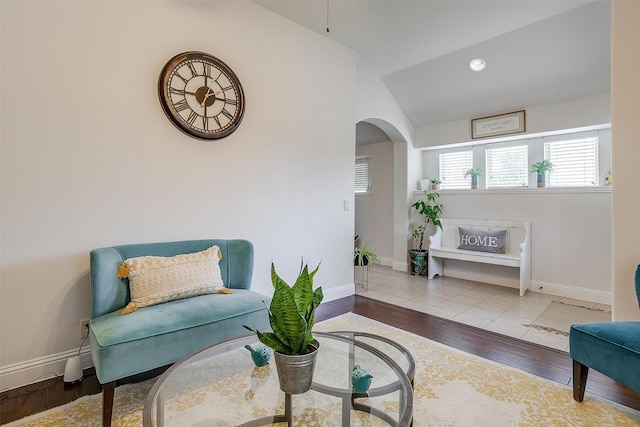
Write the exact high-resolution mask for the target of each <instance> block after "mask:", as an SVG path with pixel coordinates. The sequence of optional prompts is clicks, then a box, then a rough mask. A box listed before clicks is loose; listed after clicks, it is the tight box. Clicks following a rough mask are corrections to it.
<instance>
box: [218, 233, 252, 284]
mask: <svg viewBox="0 0 640 427" xmlns="http://www.w3.org/2000/svg"><path fill="white" fill-rule="evenodd" d="M224 242H225V243H224V245H222V244H220V242H218V246H219V247H220V249H221V250H222V254H223V256H222V260H221V261H220V270H221V271H223V272H224V271H226V272H227V277H226V278H225V277H224V275H223V278H225V279H226V281H225V285H226V286H227V287H228V288H230V289H251V279H252V278H253V256H254V255H253V243H251V242H250V241H248V240H241V239H234V240H226V241H224ZM223 264H224V265H223Z"/></svg>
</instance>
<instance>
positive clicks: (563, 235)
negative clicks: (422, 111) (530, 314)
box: [416, 96, 615, 304]
mask: <svg viewBox="0 0 640 427" xmlns="http://www.w3.org/2000/svg"><path fill="white" fill-rule="evenodd" d="M569 105H570V106H571V107H572V108H570V109H569V108H566V107H567V106H569ZM609 106H610V101H609V98H608V97H605V96H597V97H590V98H586V99H579V100H574V101H571V102H568V103H567V102H565V103H561V104H551V105H546V106H536V107H532V108H530V109H527V129H531V130H532V132H531V133H543V132H550V131H558V130H566V129H569V128H570V127H572V126H581V127H588V126H596V125H601V124H603V123H607V120H609V118H610V113H609ZM565 108H566V111H569V112H570V114H569V116H568V117H567V119H566V121H565V123H566V127H562V124H561V123H560V118H562V117H565V116H563V115H561V114H559V112H561V111H563V110H565ZM530 111H532V112H533V113H532V114H529V112H530ZM462 127H464V128H465V130H466V132H468V131H469V130H468V129H469V122H468V121H466V122H464V123H462V122H455V123H453V124H450V126H446V125H443V126H442V128H448V129H449V130H450V131H451V132H452V137H451V140H447V139H446V138H445V135H444V134H440V133H436V132H433V129H430V130H427V129H419V130H416V138H420V137H422V138H423V139H422V140H421V141H422V142H423V143H425V144H428V145H431V146H439V147H446V146H447V145H452V146H455V144H459V143H461V142H463V140H461V139H458V138H462V137H463V133H464V131H463V130H462ZM598 132H599V147H600V170H601V173H600V175H601V182H602V181H603V177H604V174H605V173H606V171H608V170H611V130H610V129H601V130H599V131H598ZM528 135H529V132H527V134H525V135H518V136H513V137H512V139H513V138H522V139H528V142H529V145H530V152H532V151H534V150H533V148H534V146H535V149H537V150H538V152H541V150H542V148H541V147H542V144H543V140H542V138H541V137H533V138H528ZM456 136H457V137H456ZM467 137H468V135H467ZM467 141H468V140H467ZM474 142H475V143H478V144H480V143H483V142H486V140H482V141H474ZM483 150H484V148H483V147H482V146H476V147H474V165H475V164H478V165H483V164H484V152H483ZM438 155H439V150H433V149H430V150H426V151H424V154H423V156H424V161H423V163H424V170H423V174H424V177H425V178H429V177H434V176H438ZM483 169H484V167H483ZM614 175H615V174H614ZM484 179H485V177H481V180H480V188H486V187H485V183H484ZM530 187H535V178H534V177H531V180H530ZM440 194H441V197H440V201H441V202H442V204H443V205H444V213H443V215H442V216H443V217H445V218H468V219H503V220H514V221H530V222H531V224H532V280H533V284H532V290H533V291H537V292H543V293H549V294H553V295H559V296H567V297H572V298H579V299H583V300H588V301H595V302H599V303H605V304H611V268H612V267H611V260H610V258H611V236H612V235H611V188H594V189H551V188H546V189H543V190H537V189H535V188H531V189H521V190H520V189H518V190H515V189H504V190H475V191H471V190H468V191H466V190H461V191H460V190H457V191H455V190H449V191H446V190H443V191H441V192H440ZM416 197H417V196H416ZM444 274H445V275H450V276H455V277H461V278H466V279H472V280H479V281H485V282H488V283H497V284H504V285H508V286H514V287H517V285H518V275H517V270H514V269H507V268H502V267H495V266H490V265H481V264H474V263H469V262H461V261H446V262H445V271H444Z"/></svg>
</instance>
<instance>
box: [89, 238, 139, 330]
mask: <svg viewBox="0 0 640 427" xmlns="http://www.w3.org/2000/svg"><path fill="white" fill-rule="evenodd" d="M122 261H124V258H123V257H122V254H121V253H120V252H118V251H117V250H116V249H115V248H100V249H94V250H92V251H91V254H90V263H91V318H92V319H93V318H95V317H98V316H102V315H103V314H107V313H110V312H112V311H114V310H118V309H121V308H123V307H124V306H126V305H127V303H128V302H129V286H128V280H126V279H125V280H120V279H118V277H117V276H116V274H115V273H116V271H118V266H119V265H120V264H122Z"/></svg>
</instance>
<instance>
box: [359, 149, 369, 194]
mask: <svg viewBox="0 0 640 427" xmlns="http://www.w3.org/2000/svg"><path fill="white" fill-rule="evenodd" d="M355 171H356V173H355V188H356V194H368V193H369V191H370V190H371V156H356V169H355Z"/></svg>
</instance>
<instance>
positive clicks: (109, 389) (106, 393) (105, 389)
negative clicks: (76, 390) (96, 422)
mask: <svg viewBox="0 0 640 427" xmlns="http://www.w3.org/2000/svg"><path fill="white" fill-rule="evenodd" d="M115 389H116V382H115V381H111V382H110V383H106V384H103V386H102V427H111V416H112V414H113V395H114V393H115Z"/></svg>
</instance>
